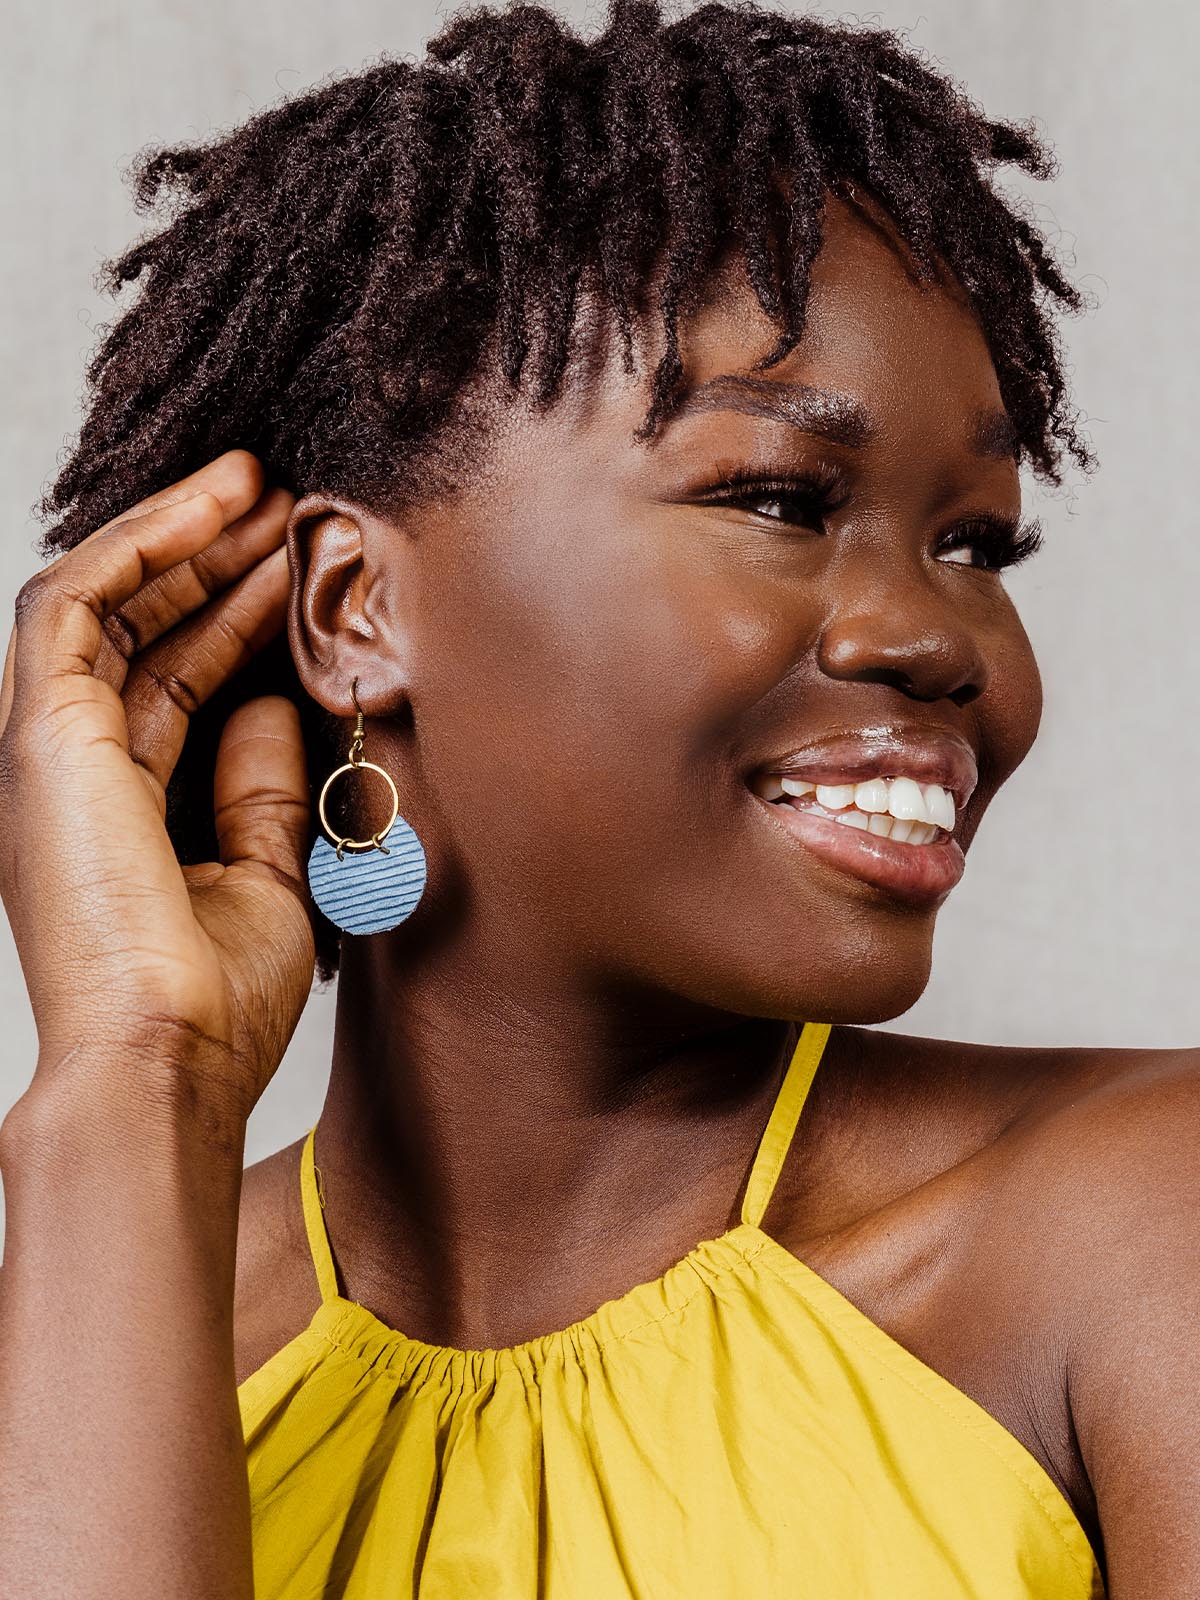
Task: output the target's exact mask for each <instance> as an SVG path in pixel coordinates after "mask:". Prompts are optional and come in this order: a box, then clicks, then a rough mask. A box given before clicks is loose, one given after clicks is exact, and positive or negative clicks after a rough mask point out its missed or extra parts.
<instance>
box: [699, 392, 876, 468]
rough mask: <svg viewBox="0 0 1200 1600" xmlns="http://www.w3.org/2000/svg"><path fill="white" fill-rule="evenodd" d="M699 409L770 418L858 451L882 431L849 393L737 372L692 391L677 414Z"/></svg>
mask: <svg viewBox="0 0 1200 1600" xmlns="http://www.w3.org/2000/svg"><path fill="white" fill-rule="evenodd" d="M698 411H742V412H745V413H746V414H747V415H749V416H752V417H769V418H771V419H773V420H774V421H776V422H787V423H790V424H791V426H792V427H794V428H800V429H802V430H803V432H805V433H812V434H816V435H817V436H818V437H819V438H822V439H827V440H828V441H829V442H830V444H840V445H846V446H847V447H849V448H850V449H853V450H857V449H861V448H862V447H863V446H864V445H867V444H870V442H871V441H872V439H874V438H875V437H876V435H877V434H878V432H879V427H878V424H877V423H876V422H875V421H873V420H872V418H871V417H870V415H869V414H868V412H867V411H866V409H865V408H864V406H863V405H862V404H861V402H860V401H858V400H853V399H851V398H850V396H849V395H844V394H837V393H835V392H834V391H833V390H830V389H816V388H813V387H812V386H811V385H809V384H806V383H780V382H776V381H773V380H772V379H770V378H746V377H742V376H739V375H738V374H736V373H724V374H722V375H721V376H720V377H717V378H709V379H708V381H707V382H706V383H701V384H698V385H697V386H696V388H694V389H692V390H689V392H688V393H687V394H686V395H684V397H683V398H682V399H681V400H680V401H679V403H678V405H677V406H676V407H675V410H674V415H675V416H676V417H681V416H686V415H687V414H688V413H689V412H698Z"/></svg>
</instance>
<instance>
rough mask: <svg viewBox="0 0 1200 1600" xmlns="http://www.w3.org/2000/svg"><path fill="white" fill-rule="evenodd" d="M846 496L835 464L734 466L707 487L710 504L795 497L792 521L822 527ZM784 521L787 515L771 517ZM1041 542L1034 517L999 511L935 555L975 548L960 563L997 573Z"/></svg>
mask: <svg viewBox="0 0 1200 1600" xmlns="http://www.w3.org/2000/svg"><path fill="white" fill-rule="evenodd" d="M846 499H847V484H846V479H845V475H844V474H843V473H842V472H840V471H839V470H838V468H836V467H833V466H816V467H812V468H810V469H809V470H807V471H805V472H800V473H790V474H782V475H780V476H778V477H770V476H766V475H764V474H762V473H760V472H751V471H746V470H744V469H742V468H738V469H736V470H734V471H732V472H727V473H726V472H723V473H721V475H720V477H719V478H718V479H717V481H716V483H715V484H714V485H713V490H712V491H710V492H709V494H708V497H707V503H708V504H710V505H738V506H745V507H747V509H749V507H750V505H751V504H752V503H753V502H754V501H755V500H779V501H784V502H786V501H789V500H790V501H793V502H795V503H796V504H797V505H798V506H800V507H801V508H802V510H801V515H800V516H799V517H797V518H795V519H792V520H795V521H798V522H799V521H802V522H804V523H805V525H807V526H809V527H813V528H815V529H816V530H817V531H818V532H823V531H824V521H825V518H826V517H827V516H829V515H830V514H831V513H832V512H834V511H837V510H839V509H840V508H841V507H842V506H843V505H844V504H845V502H846ZM773 520H775V521H778V522H784V521H787V520H789V519H787V518H784V517H777V518H775V519H773ZM1041 546H1042V528H1041V524H1040V522H1038V521H1037V520H1036V518H1031V519H1029V520H1025V521H1023V520H1022V519H1021V518H1019V517H1008V516H1004V515H1002V514H1000V513H989V514H987V515H984V516H977V517H966V518H964V519H963V521H962V522H959V523H956V524H955V526H954V527H953V528H951V529H950V531H949V532H948V533H946V534H944V535H943V536H942V539H941V540H940V542H939V544H938V546H937V549H936V551H935V552H934V553H935V554H936V555H945V554H946V552H947V551H950V550H964V549H971V550H975V551H977V552H978V553H979V554H980V555H981V556H982V557H983V560H982V561H971V562H963V563H961V564H962V565H964V566H972V567H975V568H976V569H977V570H978V571H983V572H1001V571H1003V570H1005V569H1006V568H1009V567H1016V566H1019V565H1020V563H1021V562H1022V561H1028V560H1029V558H1030V556H1033V555H1036V554H1037V552H1038V550H1040V549H1041Z"/></svg>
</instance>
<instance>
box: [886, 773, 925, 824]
mask: <svg viewBox="0 0 1200 1600" xmlns="http://www.w3.org/2000/svg"><path fill="white" fill-rule="evenodd" d="M888 810H889V811H890V812H891V813H892V815H893V816H894V817H899V818H900V819H901V821H904V822H924V821H925V796H924V795H923V794H922V793H921V786H920V784H917V783H914V782H913V780H912V779H911V778H893V779H892V784H891V789H890V791H889V793H888Z"/></svg>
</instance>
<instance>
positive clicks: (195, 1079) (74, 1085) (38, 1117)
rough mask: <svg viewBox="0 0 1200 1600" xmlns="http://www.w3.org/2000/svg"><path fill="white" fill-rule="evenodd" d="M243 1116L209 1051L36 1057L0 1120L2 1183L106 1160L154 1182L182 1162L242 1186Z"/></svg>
mask: <svg viewBox="0 0 1200 1600" xmlns="http://www.w3.org/2000/svg"><path fill="white" fill-rule="evenodd" d="M247 1116H248V1109H247V1108H244V1107H243V1106H241V1105H240V1104H239V1103H238V1101H237V1099H236V1097H235V1096H234V1094H233V1093H232V1092H231V1090H230V1087H229V1085H228V1083H227V1082H224V1081H222V1080H221V1078H220V1075H219V1074H218V1073H217V1072H215V1071H214V1070H212V1047H211V1046H205V1045H203V1044H201V1043H199V1042H197V1041H194V1040H190V1041H180V1040H178V1039H176V1040H173V1041H171V1042H170V1043H169V1044H163V1045H160V1046H159V1047H158V1048H157V1049H155V1050H148V1049H147V1047H146V1046H145V1045H144V1044H132V1043H122V1044H115V1043H112V1042H105V1043H103V1044H101V1043H91V1044H81V1045H78V1046H76V1047H74V1048H73V1049H70V1050H66V1051H63V1050H43V1051H42V1052H41V1053H40V1054H39V1057H38V1065H37V1068H36V1070H35V1071H34V1075H33V1078H32V1081H31V1082H30V1084H29V1086H28V1088H27V1089H26V1090H25V1092H24V1093H23V1094H22V1095H21V1096H20V1097H19V1099H18V1100H17V1101H16V1102H15V1103H14V1104H13V1106H12V1107H11V1109H10V1110H9V1112H8V1114H7V1115H6V1116H5V1117H4V1119H3V1120H2V1121H0V1165H2V1166H3V1169H4V1172H5V1174H6V1177H8V1178H9V1179H10V1180H11V1179H12V1178H16V1179H17V1180H18V1181H19V1177H20V1175H21V1174H22V1173H23V1172H24V1171H26V1170H28V1169H32V1168H36V1169H40V1170H43V1171H45V1170H49V1171H51V1172H58V1173H60V1174H61V1175H62V1176H63V1177H64V1178H65V1177H67V1176H68V1175H69V1173H70V1172H71V1171H72V1170H75V1169H76V1168H77V1167H78V1166H79V1164H80V1163H83V1164H84V1165H89V1164H90V1163H91V1162H92V1161H93V1160H94V1159H98V1160H100V1161H102V1162H103V1161H104V1160H105V1159H107V1158H108V1157H110V1156H111V1157H114V1158H116V1159H117V1160H118V1161H120V1162H121V1163H123V1164H126V1165H130V1166H136V1167H137V1169H138V1170H139V1172H140V1173H141V1174H142V1176H143V1180H144V1181H153V1176H154V1174H155V1172H156V1171H157V1172H160V1173H161V1174H162V1175H163V1176H166V1175H168V1174H169V1173H170V1172H171V1171H172V1170H173V1168H174V1167H175V1164H176V1161H177V1160H179V1159H183V1160H185V1161H186V1160H187V1159H188V1158H189V1156H190V1157H191V1158H193V1159H195V1160H197V1161H201V1162H202V1163H203V1165H204V1166H205V1168H206V1170H208V1171H210V1172H213V1171H214V1169H215V1170H216V1171H227V1172H231V1173H236V1174H237V1175H238V1177H239V1179H240V1174H241V1169H242V1163H243V1159H244V1154H245V1135H246V1118H247Z"/></svg>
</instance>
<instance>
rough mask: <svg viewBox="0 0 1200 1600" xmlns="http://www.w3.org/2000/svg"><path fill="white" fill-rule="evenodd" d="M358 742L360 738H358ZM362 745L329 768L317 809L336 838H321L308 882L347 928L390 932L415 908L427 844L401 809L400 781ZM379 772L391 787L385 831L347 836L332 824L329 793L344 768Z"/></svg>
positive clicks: (424, 871) (322, 905) (422, 885)
mask: <svg viewBox="0 0 1200 1600" xmlns="http://www.w3.org/2000/svg"><path fill="white" fill-rule="evenodd" d="M356 744H357V741H356ZM360 752H361V745H357V748H355V747H352V749H351V759H350V760H349V761H348V762H346V763H345V764H344V765H343V766H340V767H338V768H337V770H336V771H335V772H331V773H330V775H329V777H328V778H326V780H325V786H324V788H323V789H322V790H321V798H320V800H319V801H318V804H317V810H318V813H319V815H320V818H321V825H322V826H323V827H324V829H325V831H326V833H328V834H329V835H330V837H331V838H332V840H333V843H332V844H331V843H330V841H329V839H324V838H318V839H317V840H316V842H315V843H314V845H313V847H312V851H311V853H310V855H309V858H308V886H309V888H310V889H311V890H312V897H313V899H314V900H315V901H316V903H317V905H318V906H319V907H320V908H321V910H322V912H323V913H324V914H325V916H327V917H328V918H329V920H330V922H332V923H333V924H334V926H335V927H338V928H341V929H343V931H344V932H346V933H386V932H387V930H388V929H389V928H396V927H399V925H400V923H402V922H403V921H404V920H405V918H406V917H410V916H411V915H412V913H413V912H414V911H415V910H416V908H417V902H418V901H419V900H420V898H421V895H422V893H423V892H424V889H425V878H426V875H427V865H426V861H425V850H424V847H423V846H422V844H421V841H420V839H418V838H417V836H416V833H415V832H414V831H413V829H412V827H411V825H410V824H409V823H407V822H406V821H405V820H404V818H403V817H402V816H401V815H400V803H399V799H398V797H397V794H396V786H395V784H394V783H393V782H392V780H391V778H390V777H389V776H388V774H387V773H386V772H385V771H384V770H383V768H382V767H377V766H375V764H374V763H373V762H371V761H364V760H363V759H362V756H361V753H360ZM362 771H368V772H377V773H378V774H379V775H380V777H381V778H383V780H384V781H385V782H386V784H387V786H388V788H389V789H390V790H391V793H392V815H391V820H390V822H389V823H388V827H387V832H386V833H382V832H381V833H377V834H374V835H373V836H372V837H371V838H370V839H344V838H341V837H339V835H338V834H336V833H335V832H334V830H333V829H332V828H331V827H330V825H329V819H328V817H327V816H326V814H325V796H326V795H327V794H328V793H329V786H330V785H331V784H332V782H333V780H334V779H335V778H338V777H340V776H341V774H342V773H343V772H362Z"/></svg>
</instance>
